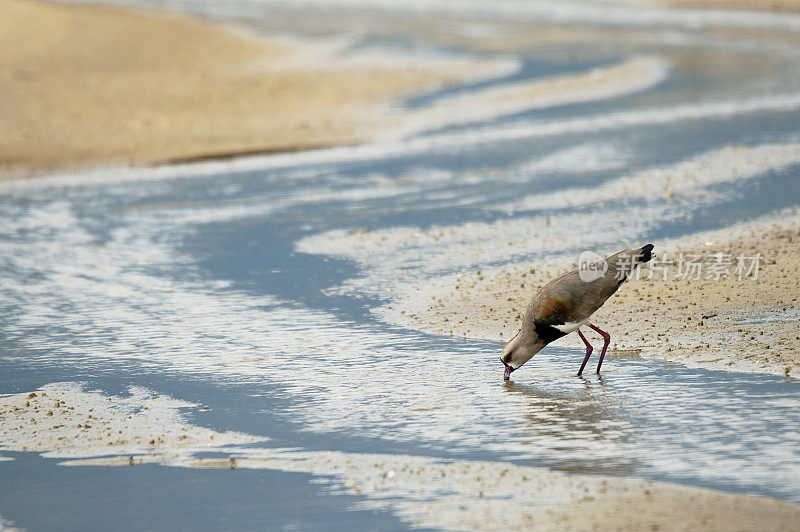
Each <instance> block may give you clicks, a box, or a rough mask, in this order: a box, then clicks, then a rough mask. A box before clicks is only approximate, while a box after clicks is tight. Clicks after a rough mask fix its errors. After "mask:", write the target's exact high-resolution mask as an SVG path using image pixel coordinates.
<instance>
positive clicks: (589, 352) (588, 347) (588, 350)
mask: <svg viewBox="0 0 800 532" xmlns="http://www.w3.org/2000/svg"><path fill="white" fill-rule="evenodd" d="M578 336H580V337H581V340H583V343H584V344H586V357H585V358H584V359H583V364H581V369H579V370H578V377H580V376H581V374H582V373H583V368H585V367H586V363H587V362H589V357H590V356H592V344H590V343H589V340H587V339H586V337H585V336H584V335H583V333H582V332H581V331H580V329H579V330H578Z"/></svg>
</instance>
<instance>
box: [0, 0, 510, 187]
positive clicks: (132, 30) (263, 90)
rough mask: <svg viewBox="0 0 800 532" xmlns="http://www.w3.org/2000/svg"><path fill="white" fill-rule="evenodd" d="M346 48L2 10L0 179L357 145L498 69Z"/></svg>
mask: <svg viewBox="0 0 800 532" xmlns="http://www.w3.org/2000/svg"><path fill="white" fill-rule="evenodd" d="M349 44H350V43H349V42H348V41H346V40H341V39H340V40H320V41H309V42H306V41H299V40H296V39H290V38H279V37H275V38H273V39H269V40H265V39H256V38H255V37H253V36H250V35H246V34H245V33H244V32H243V31H240V30H238V29H233V28H228V27H224V26H219V25H211V24H208V23H205V22H201V21H198V20H194V19H191V18H189V17H185V16H179V15H177V14H162V13H148V12H139V11H131V10H127V9H122V8H117V7H111V6H103V5H73V4H56V3H52V4H51V3H45V2H35V1H33V2H28V1H21V0H0V102H2V109H3V112H2V113H0V138H1V139H2V142H0V178H2V177H6V178H8V177H15V176H16V177H24V176H27V175H31V174H41V173H46V172H48V171H53V170H63V169H80V168H83V167H89V166H97V165H104V166H106V165H119V164H131V163H136V164H157V163H164V162H176V161H184V160H194V159H203V158H214V157H224V156H231V155H235V154H246V153H269V152H274V151H285V150H298V149H304V148H313V147H320V146H328V145H334V144H348V143H355V142H362V141H366V140H369V139H370V138H371V135H372V133H373V132H374V131H375V130H376V129H377V128H378V127H379V126H380V124H381V121H382V120H383V119H384V118H385V117H386V114H387V113H388V112H390V110H391V107H392V104H393V102H396V101H397V100H398V99H399V98H402V97H405V96H407V95H409V94H411V93H413V92H415V91H420V90H426V89H434V88H441V87H444V86H447V85H449V84H452V83H455V82H458V81H463V80H467V79H473V78H475V77H480V76H482V75H486V74H487V73H491V72H497V68H498V65H497V64H492V63H491V62H489V61H472V60H465V59H454V58H451V57H448V58H435V57H428V56H426V57H419V56H417V55H403V54H400V53H391V54H390V53H388V52H387V53H383V52H381V51H380V50H378V51H375V50H370V51H365V52H358V51H356V52H351V51H346V49H347V48H348V46H349ZM501 68H502V66H501Z"/></svg>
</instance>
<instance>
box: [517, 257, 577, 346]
mask: <svg viewBox="0 0 800 532" xmlns="http://www.w3.org/2000/svg"><path fill="white" fill-rule="evenodd" d="M572 273H575V272H571V273H570V274H567V275H564V276H562V277H559V278H558V279H555V280H553V281H551V282H550V283H548V284H547V285H546V286H545V287H544V288H542V289H541V290H540V291H539V293H538V294H537V296H536V297H534V299H533V301H531V308H530V312H529V313H527V314H528V315H529V316H530V317H531V318H532V323H531V324H530V325H531V326H532V327H533V328H534V329H535V330H536V334H538V335H539V337H540V338H542V340H544V341H545V343H550V342H552V341H553V340H556V339H558V338H561V337H562V336H564V335H565V334H568V333H570V332H572V331H574V330H576V329H577V328H578V327H580V325H581V323H580V322H581V321H582V318H581V319H576V316H574V313H575V308H576V303H577V302H578V301H580V297H581V295H582V294H577V293H575V290H574V289H572V286H573V283H571V282H569V280H568V279H569V278H570V277H571V275H572ZM576 276H577V273H576Z"/></svg>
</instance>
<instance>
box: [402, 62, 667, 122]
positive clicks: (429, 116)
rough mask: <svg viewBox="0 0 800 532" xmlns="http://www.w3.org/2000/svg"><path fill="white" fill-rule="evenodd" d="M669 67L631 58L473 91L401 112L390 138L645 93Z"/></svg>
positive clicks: (661, 77)
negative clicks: (576, 71) (504, 116)
mask: <svg viewBox="0 0 800 532" xmlns="http://www.w3.org/2000/svg"><path fill="white" fill-rule="evenodd" d="M669 69H670V65H669V63H668V62H667V61H665V60H664V59H661V58H658V57H634V58H632V59H629V60H627V61H624V62H622V63H620V64H617V65H613V66H610V67H603V68H595V69H593V70H591V71H589V72H581V73H574V74H568V75H562V76H556V77H553V78H547V79H543V80H539V79H535V80H532V81H525V82H518V83H507V84H505V85H503V86H501V87H492V88H488V89H483V90H478V91H472V92H469V93H466V94H461V95H456V96H452V97H449V98H447V99H446V100H443V101H439V102H436V103H434V104H433V105H431V106H430V107H428V108H425V109H422V110H419V111H414V112H409V113H406V114H404V116H403V118H402V120H401V121H400V125H399V126H397V127H393V128H392V129H393V133H392V136H397V137H405V136H408V135H410V134H413V133H419V132H422V131H427V130H434V129H438V128H444V127H448V126H454V125H459V124H468V123H473V122H480V121H485V120H489V119H494V118H497V117H499V116H502V115H507V114H512V113H518V112H522V111H529V110H533V109H541V108H545V107H553V106H557V105H566V104H572V103H582V102H589V101H595V100H604V99H608V98H613V97H617V96H623V95H626V94H631V93H635V92H640V91H644V90H647V89H650V88H652V87H654V86H655V85H657V84H658V83H660V82H662V81H664V80H665V79H666V78H667V75H668V73H669Z"/></svg>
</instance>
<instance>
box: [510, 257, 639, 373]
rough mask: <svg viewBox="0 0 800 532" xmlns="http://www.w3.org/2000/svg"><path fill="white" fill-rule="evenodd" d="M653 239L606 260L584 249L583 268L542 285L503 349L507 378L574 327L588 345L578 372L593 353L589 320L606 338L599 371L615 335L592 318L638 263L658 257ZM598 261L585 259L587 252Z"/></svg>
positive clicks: (572, 330) (580, 264) (581, 261)
mask: <svg viewBox="0 0 800 532" xmlns="http://www.w3.org/2000/svg"><path fill="white" fill-rule="evenodd" d="M652 251H653V244H647V245H645V246H642V247H641V248H636V249H630V248H629V249H624V250H622V251H620V252H619V253H615V254H614V255H611V256H609V257H606V258H605V259H603V258H602V257H601V256H600V255H597V254H595V253H593V252H584V254H582V255H581V260H579V268H578V269H577V270H574V271H571V272H569V273H565V274H564V275H562V276H561V277H557V278H555V279H553V280H552V281H550V282H549V283H547V284H546V285H545V286H544V287H542V288H541V289H540V290H539V291H538V292H537V293H536V294H535V295H534V296H533V298H531V301H530V303H529V304H528V306H527V308H526V309H525V315H524V317H523V318H522V327H520V330H519V332H517V334H516V335H515V336H514V337H513V338H512V339H511V340H509V341H508V343H507V344H506V345H505V346H504V347H503V350H502V352H501V354H500V361H501V362H502V363H503V365H504V366H505V371H504V373H503V379H504V380H509V379H510V378H511V373H512V372H513V371H516V370H517V369H519V368H520V366H522V365H523V364H525V363H526V362H527V361H528V360H530V359H531V358H532V357H533V356H534V355H535V354H536V353H538V352H539V351H541V350H542V348H543V347H544V346H546V345H547V344H549V343H550V342H553V341H554V340H557V339H559V338H561V337H562V336H565V335H567V334H569V333H571V332H577V333H578V336H580V337H581V340H583V343H585V344H586V356H585V357H584V359H583V363H582V364H581V367H580V369H579V370H578V376H579V377H580V376H581V375H582V374H583V369H584V368H585V367H586V363H587V362H588V361H589V357H590V356H591V354H592V344H590V343H589V341H588V340H587V339H586V336H584V335H583V333H582V332H581V330H580V329H581V327H583V326H584V325H586V326H587V327H589V328H590V329H592V330H594V331H595V332H597V333H598V334H600V336H602V337H603V350H602V351H601V352H600V359H599V361H598V362H597V374H599V373H600V366H602V365H603V358H604V357H605V356H606V349H608V344H609V343H610V342H611V335H609V334H608V333H607V332H605V331H603V330H601V329H600V328H599V327H597V326H596V325H594V324H592V323H590V322H589V318H590V317H591V316H592V314H594V313H595V311H597V309H599V308H600V307H601V306H603V303H605V302H606V300H607V299H608V298H609V297H611V296H612V295H613V294H614V293H615V292H616V291H617V290H618V289H619V287H620V285H622V283H624V282H625V280H626V279H628V277H629V276H630V275H631V274H632V273H633V271H634V270H635V269H636V267H637V266H639V265H640V264H644V263H645V262H647V261H649V260H650V259H651V258H652V257H653V253H652ZM587 253H588V254H589V258H593V259H594V260H584V257H585V255H586V254H587Z"/></svg>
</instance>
